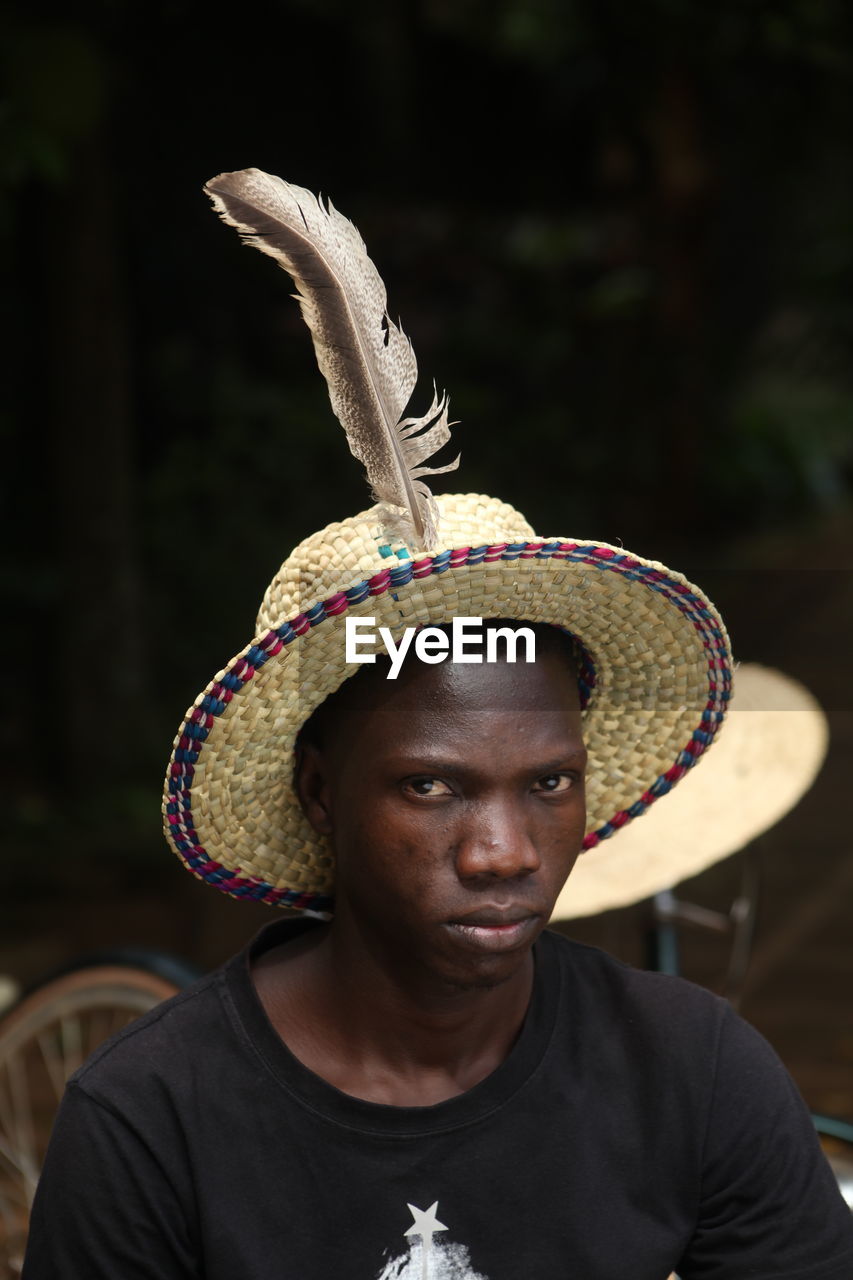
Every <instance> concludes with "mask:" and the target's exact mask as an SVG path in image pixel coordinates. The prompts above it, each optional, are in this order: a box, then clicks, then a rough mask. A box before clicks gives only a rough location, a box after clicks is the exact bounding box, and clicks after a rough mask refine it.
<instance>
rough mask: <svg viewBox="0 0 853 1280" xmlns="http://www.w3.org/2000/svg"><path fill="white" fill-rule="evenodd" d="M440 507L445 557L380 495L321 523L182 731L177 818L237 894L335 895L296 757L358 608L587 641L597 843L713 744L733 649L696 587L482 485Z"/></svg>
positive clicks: (172, 780) (277, 897) (300, 903)
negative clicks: (544, 531) (300, 788)
mask: <svg viewBox="0 0 853 1280" xmlns="http://www.w3.org/2000/svg"><path fill="white" fill-rule="evenodd" d="M439 505H440V511H441V526H440V527H441V534H442V537H443V538H444V539H446V540H447V543H448V544H449V545H446V546H445V547H444V548H443V549H442V550H440V551H438V552H436V553H433V554H432V555H429V556H427V555H424V554H423V553H419V552H416V551H410V550H409V549H407V548H405V547H403V546H402V545H400V544H399V543H395V542H394V541H393V540H389V537H388V532H387V528H386V526H385V524H384V519H383V514H382V513H381V512H380V511H379V509H378V508H372V509H371V510H369V511H367V512H362V513H361V514H360V515H358V516H356V517H353V518H352V519H350V520H346V521H342V522H340V523H339V524H335V525H331V526H329V527H328V528H327V529H325V530H322V531H321V532H320V533H318V534H315V535H312V537H311V538H309V539H307V540H306V541H305V542H304V543H302V544H300V546H299V547H297V548H296V550H295V551H294V552H293V554H292V555H291V556H290V557H289V559H288V560H287V561H285V563H284V565H282V568H281V570H280V571H279V573H278V574H277V575H276V578H275V579H274V581H273V583H272V584H271V586H270V589H269V590H268V592H267V595H266V597H265V600H264V605H263V606H262V609H261V614H260V615H259V623H260V626H261V628H262V630H261V631H260V633H259V634H258V635H257V636H256V637H255V639H254V640H253V642H252V644H250V645H248V646H247V647H246V648H245V649H244V650H243V651H242V652H241V653H240V654H239V655H238V656H237V657H236V658H235V659H233V660H232V662H231V663H230V664H229V665H228V667H227V668H225V669H224V670H223V671H221V672H219V673H218V674H217V676H216V677H215V678H214V680H213V681H211V683H210V684H209V685H208V686H207V688H206V689H205V690H204V692H203V693H202V694H201V695H200V696H199V698H198V699H197V700H196V702H195V703H194V705H193V706H192V707H191V708H190V709H189V711H188V713H187V716H186V719H185V721H184V723H183V725H182V726H181V729H180V731H179V733H178V736H177V738H176V739H175V747H174V751H173V754H172V759H171V762H170V766H169V770H168V774H167V780H166V792H165V797H164V820H165V828H166V832H167V835H168V837H169V839H170V841H171V843H172V845H173V847H174V848H175V850H176V852H177V853H178V855H179V856H180V857H181V858H182V860H183V861H184V862H185V864H186V866H187V867H188V868H189V870H191V871H192V872H193V874H195V875H196V876H199V877H200V878H202V879H204V880H206V881H208V882H209V883H212V884H214V885H216V886H217V887H218V888H220V889H221V890H223V891H224V892H226V893H229V894H232V895H233V896H235V897H242V898H252V899H256V900H259V901H264V902H268V903H270V904H274V905H282V906H293V907H298V908H313V909H316V910H323V909H328V908H329V907H330V906H331V904H332V896H333V891H334V866H333V857H332V853H331V850H330V849H329V847H328V846H327V844H326V842H325V840H324V839H323V838H321V837H319V836H317V835H316V833H315V832H314V831H313V829H312V828H311V827H310V825H309V824H308V822H307V820H306V819H305V817H304V815H303V814H302V811H301V809H300V807H299V804H298V801H297V798H296V795H295V792H294V788H293V784H292V769H293V756H294V743H295V740H296V736H297V733H298V731H299V729H300V728H301V726H302V724H303V723H304V721H305V720H306V719H307V718H308V716H309V715H310V714H311V713H312V711H313V710H314V709H315V708H316V707H317V706H318V705H319V704H320V703H321V702H322V701H323V700H324V699H325V698H326V697H328V695H329V694H330V693H332V692H333V691H334V690H335V689H337V688H339V687H340V685H341V684H342V683H343V681H344V680H345V679H346V678H347V677H348V676H350V675H352V674H353V673H354V668H353V666H352V665H351V664H347V662H346V659H345V644H344V620H345V617H352V616H353V615H355V616H358V617H366V616H372V617H374V618H375V619H376V626H377V627H379V626H385V627H389V628H390V629H391V631H392V633H394V634H395V636H396V635H398V634H399V632H400V631H401V630H402V629H403V628H404V627H407V626H418V625H424V624H431V623H433V624H434V623H438V622H448V621H450V620H452V619H453V618H454V617H460V616H467V617H483V618H489V617H492V618H496V617H501V618H514V619H517V620H519V621H528V622H548V623H553V624H556V625H559V626H561V627H564V628H566V629H567V630H568V631H570V632H571V633H572V634H573V635H575V636H576V637H578V638H579V640H580V641H581V644H582V646H583V648H584V650H585V654H586V658H587V661H586V664H585V668H584V671H583V672H582V690H583V689H584V687H585V693H586V695H587V697H588V705H587V706H586V709H585V711H584V735H585V738H586V742H587V747H588V750H589V755H590V762H591V763H590V770H589V779H588V783H587V799H588V814H589V817H588V828H587V836H586V840H585V847H587V848H591V847H593V846H594V845H596V844H598V843H599V841H601V840H602V839H605V838H606V837H607V836H609V835H610V834H611V833H612V832H613V831H615V830H617V829H618V828H619V827H620V826H622V825H624V824H625V823H627V822H628V821H629V820H630V819H631V818H635V817H637V816H638V815H640V814H642V813H644V812H645V810H646V809H647V808H648V807H649V806H650V805H652V804H653V803H654V802H655V801H656V800H657V799H658V798H659V797H660V796H662V795H665V794H666V793H667V792H668V791H669V790H670V789H671V788H672V786H673V785H674V784H675V783H676V782H677V781H678V780H679V779H680V778H681V777H682V776H683V775H684V774H685V773H686V772H688V770H689V769H691V768H692V766H693V765H694V764H695V763H696V761H697V759H698V758H699V757H701V755H702V754H703V753H704V751H705V750H706V748H707V747H708V746H709V745H710V744H711V742H713V740H714V736H715V734H716V732H717V730H718V728H719V725H720V723H721V721H722V718H723V715H724V712H725V709H726V705H727V701H728V697H729V690H730V685H731V665H730V653H729V644H728V637H727V636H726V632H725V629H724V627H723V624H722V622H721V620H720V618H719V616H718V614H717V613H716V611H715V610H714V608H713V606H712V605H711V604H710V603H709V601H708V600H707V599H706V597H705V596H704V595H703V594H702V593H701V591H699V590H698V588H696V587H694V586H692V585H691V584H690V583H689V582H687V581H686V580H685V579H684V578H683V577H682V576H681V575H680V574H677V573H674V572H672V571H671V570H669V569H667V568H666V567H665V566H664V565H661V564H658V563H656V562H654V561H648V560H644V559H642V558H640V557H638V556H633V555H631V554H630V553H628V552H626V551H624V550H623V549H621V548H617V547H612V546H609V545H608V544H605V543H596V542H581V541H572V540H560V539H548V540H545V539H537V538H536V537H535V536H533V535H532V531H530V529H529V526H528V525H527V523H526V521H524V519H523V517H521V516H520V515H519V514H518V513H517V512H514V511H513V510H512V508H511V507H507V506H506V504H504V503H500V502H498V501H497V500H495V499H491V498H487V497H484V496H483V495H477V494H474V495H472V494H462V495H459V494H455V495H442V497H441V498H440V499H439ZM510 531H513V532H514V531H520V536H518V534H516V538H512V537H509V536H508V532H510Z"/></svg>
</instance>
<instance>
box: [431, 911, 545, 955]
mask: <svg viewBox="0 0 853 1280" xmlns="http://www.w3.org/2000/svg"><path fill="white" fill-rule="evenodd" d="M539 920H540V915H539V912H537V911H532V910H531V909H530V908H527V907H510V908H507V909H501V908H497V907H494V908H492V907H481V908H480V909H479V910H478V911H472V912H470V913H469V914H466V915H462V916H457V917H456V919H454V920H448V922H447V926H446V927H447V928H448V929H449V930H451V931H452V932H453V933H454V934H455V936H456V937H457V938H459V939H461V940H464V941H465V942H466V943H468V944H469V945H472V946H474V947H476V948H477V949H478V950H481V951H511V950H512V949H513V948H514V947H518V946H521V945H523V944H524V943H526V942H527V941H528V940H529V939H531V938H532V936H533V934H534V933H535V931H536V929H537V927H538V924H539Z"/></svg>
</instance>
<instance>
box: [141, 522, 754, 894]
mask: <svg viewBox="0 0 853 1280" xmlns="http://www.w3.org/2000/svg"><path fill="white" fill-rule="evenodd" d="M533 559H537V560H549V559H553V560H567V561H570V562H572V563H575V564H587V565H590V566H591V567H592V568H594V569H600V570H603V571H605V572H611V573H619V574H622V575H623V576H624V577H626V578H630V579H631V580H633V581H636V582H640V583H642V584H643V585H644V586H646V587H648V589H649V590H650V591H655V592H657V593H658V594H660V595H662V596H664V597H665V598H666V599H667V600H668V601H669V602H670V603H671V604H672V605H674V606H675V608H677V609H678V610H679V611H680V612H681V613H683V614H685V615H686V616H687V617H689V618H690V620H691V622H692V623H693V626H694V627H695V628H696V630H697V631H698V632H699V634H700V636H701V639H702V645H703V648H704V649H705V651H706V653H707V657H708V672H709V679H708V701H707V703H706V705H705V708H704V710H703V712H702V718H701V727H700V728H697V729H695V730H694V731H693V733H692V734H691V737H690V741H689V742H688V743H687V744H686V745H685V746H684V747H683V748H682V750H681V751H679V753H678V755H677V756H676V758H675V761H674V762H673V764H672V765H671V766H670V768H669V769H667V770H666V772H665V773H662V774H661V775H660V776H659V777H657V778H656V779H655V780H654V782H653V783H652V784H651V786H650V787H649V788H648V790H646V791H644V792H643V794H642V795H641V796H640V798H639V800H637V801H635V803H634V804H632V805H631V807H630V808H629V809H620V810H619V811H618V812H617V813H614V814H613V816H612V818H610V820H609V822H605V823H604V824H603V826H601V827H599V828H598V830H597V831H592V832H590V833H589V834H588V835H587V836H586V838H585V839H584V843H583V847H584V849H592V848H594V847H595V846H596V845H597V844H599V843H600V842H601V841H602V840H605V839H606V838H607V837H608V836H609V835H612V834H613V832H614V831H617V830H618V829H619V827H623V826H624V825H625V823H626V822H628V821H629V819H631V818H637V817H639V816H640V815H641V814H643V813H645V812H646V810H647V809H648V808H649V806H650V805H652V804H654V802H655V800H657V799H658V798H659V797H660V796H662V795H666V793H667V792H668V791H670V790H671V789H672V787H673V786H674V785H675V783H676V782H677V781H678V780H679V778H681V777H683V776H684V774H685V773H687V771H688V770H689V769H692V768H693V766H694V765H695V764H696V761H697V760H698V759H699V757H700V756H701V755H702V753H703V752H704V751H705V750H706V749H707V747H708V746H709V745H710V743H711V742H712V741H713V738H714V734H715V733H716V732H717V729H718V727H719V725H720V722H721V721H722V719H723V716H724V714H725V708H726V704H727V702H728V700H729V698H730V697H731V680H732V673H731V667H730V665H729V660H728V645H727V643H726V639H725V636H724V634H723V632H722V631H721V630H720V628H719V627H718V626H717V623H716V619H715V615H714V613H713V612H712V611H711V610H710V609H709V608H708V607H707V604H706V602H705V601H704V600H703V599H702V597H700V596H697V595H696V593H695V592H693V591H691V590H690V588H689V586H687V585H686V584H685V583H683V582H678V581H676V580H675V579H673V578H671V577H670V576H669V575H668V574H667V573H666V572H665V571H664V570H662V569H655V568H653V567H652V566H650V565H644V564H641V563H640V562H639V561H638V560H636V559H634V557H633V556H631V555H628V554H627V553H625V552H622V551H615V550H613V549H611V548H609V547H600V546H597V545H596V544H595V543H578V542H509V543H507V542H499V543H494V544H492V545H490V546H480V547H459V548H456V549H455V550H453V551H442V552H440V553H439V554H438V555H437V556H431V557H426V558H424V559H422V560H401V561H400V562H399V563H398V564H395V565H394V566H393V567H392V568H388V569H382V570H381V571H380V572H379V573H376V574H374V575H373V577H372V578H368V579H367V580H366V581H363V582H359V583H356V585H355V586H353V587H350V588H349V590H347V591H340V592H338V593H337V594H336V595H333V596H331V597H330V598H329V599H328V600H324V601H322V602H321V603H319V604H316V605H314V606H313V607H312V608H311V609H309V610H308V611H307V612H306V613H300V614H299V615H298V616H297V617H295V618H293V619H291V621H290V622H284V623H282V625H281V626H280V627H277V628H275V630H273V631H268V632H267V634H266V635H265V636H263V637H262V638H261V639H260V640H259V641H258V642H257V643H256V644H254V645H252V647H251V648H250V649H249V650H248V651H247V652H246V653H245V654H243V655H242V657H239V658H236V659H235V660H234V661H233V662H232V663H231V666H230V667H229V668H228V669H227V671H226V672H225V674H224V675H223V676H222V678H221V679H220V680H219V681H217V682H216V683H215V684H214V685H212V686H211V688H210V690H209V691H208V693H207V694H206V695H205V697H204V698H203V699H202V701H201V703H200V704H199V705H198V706H197V707H194V708H193V710H192V711H191V712H190V714H189V716H188V718H187V719H186V721H185V722H184V724H183V726H182V728H181V733H180V737H179V739H178V745H177V747H176V748H175V751H174V756H173V760H172V763H171V765H170V770H169V781H168V790H169V795H170V799H169V800H168V801H167V804H166V819H167V822H168V825H169V828H170V832H171V839H172V843H173V845H174V847H175V849H176V850H177V852H178V854H179V856H180V857H181V858H182V859H183V861H184V862H185V863H186V865H187V867H188V868H189V870H190V871H192V872H193V874H194V875H196V876H199V877H200V878H201V879H202V880H206V881H207V882H208V883H209V884H213V885H216V886H217V887H218V888H219V889H222V890H223V891H224V892H225V893H228V894H231V896H232V897H236V898H248V899H250V900H252V901H256V902H266V903H269V904H270V905H273V906H287V907H295V908H297V909H300V910H304V909H311V910H315V911H328V910H330V909H331V908H332V906H333V904H334V899H333V898H331V897H329V896H328V895H326V894H319V893H302V892H299V891H298V890H294V889H277V888H275V887H274V886H273V885H271V884H270V883H269V882H267V881H265V880H261V879H259V878H257V877H254V876H245V875H237V874H236V873H235V872H234V871H233V870H232V869H231V868H229V867H226V866H224V865H223V864H222V863H221V862H217V861H216V860H215V859H212V858H210V857H209V856H208V854H207V851H206V850H205V848H204V846H203V845H202V844H201V842H200V840H199V837H198V833H197V831H196V829H195V823H194V818H193V812H192V785H193V778H194V775H195V766H196V764H197V763H198V760H199V757H200V755H201V752H202V751H203V750H204V744H205V742H206V741H207V738H208V736H209V734H210V731H211V729H212V728H213V724H214V721H215V720H216V717H217V716H220V715H221V714H222V712H223V711H224V710H225V708H226V706H227V705H228V703H229V702H230V701H231V700H232V698H234V697H235V696H236V695H237V694H239V693H240V692H241V690H242V689H244V688H245V687H246V685H247V684H248V683H249V681H250V680H251V679H252V677H253V676H254V674H255V672H256V671H257V670H259V668H260V667H262V666H264V664H265V663H267V662H269V660H270V659H271V658H274V657H275V656H276V655H277V654H279V653H281V651H282V649H284V648H286V646H287V645H289V644H292V643H293V641H294V640H295V639H296V638H297V636H302V635H305V633H306V632H307V631H310V630H311V628H312V627H316V626H319V625H320V624H321V623H323V622H324V621H325V620H326V618H334V617H337V616H338V615H339V614H341V613H345V612H346V610H347V609H348V608H349V607H350V605H354V604H360V603H361V601H362V600H365V599H366V598H367V597H368V596H380V595H383V594H384V593H385V592H386V591H390V592H391V594H392V595H393V593H394V590H395V589H396V588H397V587H402V586H405V584H406V583H408V582H411V581H412V579H413V578H428V577H430V576H431V575H432V574H439V573H446V572H447V571H448V570H449V569H462V568H468V567H471V566H474V565H478V564H495V563H497V562H498V561H512V560H533ZM579 648H580V653H581V671H580V675H579V680H578V684H579V687H580V691H581V705H582V706H585V705H586V704H587V702H588V701H589V698H590V695H591V693H592V689H593V687H594V685H595V669H594V666H593V664H592V660H591V659H590V657H589V655H588V654H587V653H586V652H585V650H583V647H582V646H579Z"/></svg>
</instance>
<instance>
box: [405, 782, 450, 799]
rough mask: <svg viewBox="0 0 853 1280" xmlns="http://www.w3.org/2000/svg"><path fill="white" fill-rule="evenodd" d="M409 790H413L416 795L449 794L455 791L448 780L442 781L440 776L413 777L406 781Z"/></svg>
mask: <svg viewBox="0 0 853 1280" xmlns="http://www.w3.org/2000/svg"><path fill="white" fill-rule="evenodd" d="M406 787H407V789H408V790H409V791H413V792H414V793H415V795H416V796H449V795H452V794H453V792H452V791H451V790H450V787H449V786H448V785H447V783H446V782H441V781H440V780H439V779H438V778H413V779H412V780H411V781H409V782H407V783H406Z"/></svg>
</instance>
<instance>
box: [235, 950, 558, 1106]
mask: <svg viewBox="0 0 853 1280" xmlns="http://www.w3.org/2000/svg"><path fill="white" fill-rule="evenodd" d="M252 976H253V980H254V983H255V987H256V989H257V991H258V995H259V996H260V999H261V1002H262V1004H263V1005H264V1008H265V1010H266V1012H267V1015H268V1017H269V1018H270V1021H271V1022H272V1024H273V1026H274V1027H275V1029H276V1031H277V1032H278V1034H279V1036H280V1037H281V1039H282V1040H283V1041H284V1043H285V1044H286V1045H287V1047H288V1049H289V1050H290V1051H291V1052H292V1053H293V1054H294V1056H295V1057H296V1058H298V1059H299V1060H300V1061H301V1062H302V1063H303V1065H304V1066H306V1067H308V1068H309V1070H311V1071H313V1072H314V1073H315V1074H316V1075H318V1076H320V1077H321V1078H323V1079H324V1080H326V1081H327V1082H328V1083H329V1084H332V1085H334V1086H335V1087H336V1088H337V1089H340V1090H341V1091H342V1092H344V1093H348V1094H351V1095H352V1096H354V1097H357V1098H363V1099H364V1100H366V1101H368V1102H379V1103H384V1104H386V1105H389V1106H430V1105H432V1104H434V1103H437V1102H444V1101H446V1100H447V1099H448V1098H452V1097H456V1096H457V1095H459V1094H461V1093H465V1092H467V1090H469V1089H471V1088H473V1087H474V1085H476V1084H478V1083H479V1082H480V1081H481V1080H483V1079H485V1077H486V1076H488V1075H490V1074H491V1072H492V1071H494V1070H495V1069H496V1067H498V1066H499V1065H500V1064H501V1062H503V1061H504V1059H505V1058H506V1056H507V1054H508V1053H509V1051H510V1049H511V1048H512V1045H513V1043H514V1042H515V1039H516V1037H517V1036H518V1033H519V1031H520V1029H521V1025H522V1022H523V1021H524V1016H525V1013H526V1012H527V1008H528V1005H529V1003H530V995H531V991H532V983H533V960H532V957H531V956H530V955H528V956H527V957H526V960H525V962H524V963H523V965H522V966H521V967H520V969H519V971H518V972H517V973H516V974H515V975H513V977H512V978H510V979H508V980H507V981H506V982H503V983H501V984H500V985H498V986H493V987H469V988H464V989H460V988H458V987H453V986H449V985H447V984H442V983H441V982H439V981H437V980H435V979H433V978H431V977H430V976H429V975H424V974H419V973H417V972H407V973H402V974H401V973H400V972H399V970H398V971H396V972H392V971H391V970H390V969H389V968H388V967H387V966H384V965H383V964H382V963H381V961H379V960H377V958H376V957H375V956H373V955H371V954H370V953H369V952H365V951H364V950H363V949H362V950H355V949H354V948H352V947H351V946H350V945H349V940H348V939H347V938H346V937H345V936H341V934H340V933H339V932H336V931H335V929H334V928H333V927H330V928H328V929H323V930H321V929H317V930H311V931H310V932H309V933H308V934H305V935H303V936H302V937H301V938H298V939H296V940H294V941H293V942H291V943H287V944H284V945H282V946H279V947H276V948H274V949H273V950H272V951H270V952H266V953H265V954H264V955H262V956H261V957H260V958H259V960H258V962H257V963H256V965H255V966H254V969H253V974H252Z"/></svg>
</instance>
